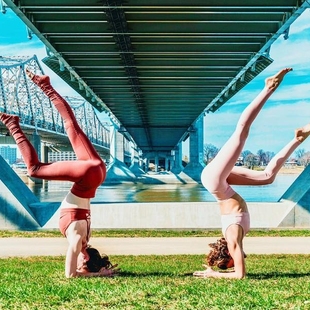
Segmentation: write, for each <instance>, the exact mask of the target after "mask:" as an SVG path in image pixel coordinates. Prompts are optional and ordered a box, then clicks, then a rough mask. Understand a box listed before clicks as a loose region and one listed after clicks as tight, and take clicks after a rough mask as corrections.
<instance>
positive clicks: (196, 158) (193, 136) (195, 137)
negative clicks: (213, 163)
mask: <svg viewBox="0 0 310 310" xmlns="http://www.w3.org/2000/svg"><path fill="white" fill-rule="evenodd" d="M189 135H190V136H189V139H190V141H189V163H188V164H187V166H186V167H185V168H184V170H183V173H184V174H186V175H187V176H189V177H190V178H192V179H193V180H194V181H196V182H199V183H200V182H201V172H202V169H203V168H204V164H203V116H200V117H199V118H198V120H197V121H196V123H195V124H194V125H193V126H192V128H191V130H190V132H189Z"/></svg>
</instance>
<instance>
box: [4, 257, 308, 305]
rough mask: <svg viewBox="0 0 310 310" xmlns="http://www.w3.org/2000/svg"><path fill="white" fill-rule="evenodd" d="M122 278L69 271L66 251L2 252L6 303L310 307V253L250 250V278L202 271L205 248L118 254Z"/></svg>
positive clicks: (116, 259)
mask: <svg viewBox="0 0 310 310" xmlns="http://www.w3.org/2000/svg"><path fill="white" fill-rule="evenodd" d="M111 259H112V262H118V263H119V264H120V267H121V268H122V273H121V274H120V275H119V276H118V277H115V278H88V279H85V278H84V279H83V278H76V279H69V280H68V279H66V278H65V277H64V257H32V258H8V259H0V274H1V277H0V309H1V310H2V309H9V310H14V309H16V310H17V309H18V310H23V309H30V310H41V309H42V310H43V309H44V310H45V309H61V310H64V309H70V310H75V309H96V310H97V309H117V310H127V309H128V310H129V309H141V310H148V309H150V310H153V309H154V310H160V309H165V310H168V309H169V310H183V309H184V310H191V309H193V310H206V309H234V310H235V309H245V310H248V309H259V310H261V309H266V310H267V309H268V310H269V309H283V310H284V309H285V310H287V309H310V255H249V256H248V258H247V260H246V263H247V270H248V275H247V278H245V279H243V280H227V279H226V280H225V279H197V278H194V277H192V276H191V274H192V272H193V271H194V270H197V269H201V264H202V262H203V259H204V257H203V256H197V255H195V256H190V255H173V256H113V257H111Z"/></svg>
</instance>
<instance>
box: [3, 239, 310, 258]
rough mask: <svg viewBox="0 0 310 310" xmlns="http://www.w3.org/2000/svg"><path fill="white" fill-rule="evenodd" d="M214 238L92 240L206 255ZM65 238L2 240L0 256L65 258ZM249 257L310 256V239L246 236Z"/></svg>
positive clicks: (140, 250) (125, 248) (116, 247)
mask: <svg viewBox="0 0 310 310" xmlns="http://www.w3.org/2000/svg"><path fill="white" fill-rule="evenodd" d="M215 240H216V238H214V237H212V238H211V237H210V238H209V237H208V238H206V237H188V238H91V245H92V246H93V247H96V248H97V249H98V250H99V251H100V252H101V253H106V254H108V255H152V254H157V255H172V254H189V255H194V254H198V255H200V254H205V253H206V252H208V251H209V247H208V243H211V242H214V241H215ZM66 249H67V240H66V239H65V238H0V257H2V258H5V257H10V256H11V257H12V256H19V257H26V256H38V255H42V256H57V255H65V254H66ZM244 251H245V252H246V253H247V254H310V237H280V238H278V237H247V238H245V239H244Z"/></svg>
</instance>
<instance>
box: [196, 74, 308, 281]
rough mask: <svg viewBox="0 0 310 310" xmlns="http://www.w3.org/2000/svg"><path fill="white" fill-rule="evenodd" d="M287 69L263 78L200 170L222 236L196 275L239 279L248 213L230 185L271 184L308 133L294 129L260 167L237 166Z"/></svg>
mask: <svg viewBox="0 0 310 310" xmlns="http://www.w3.org/2000/svg"><path fill="white" fill-rule="evenodd" d="M291 70H292V69H291V68H286V69H283V70H281V71H280V72H278V73H277V74H276V75H274V76H272V77H270V78H267V79H266V81H265V87H264V88H263V90H262V91H261V92H260V93H259V95H258V96H257V97H256V98H255V99H254V100H253V101H252V102H251V103H250V104H249V105H248V106H247V108H246V109H245V110H244V111H243V112H242V114H241V116H240V119H239V121H238V123H237V126H236V129H235V131H234V132H233V134H232V136H231V137H230V138H229V139H228V141H227V142H226V143H225V144H224V146H223V147H222V148H221V150H220V151H219V152H218V154H217V155H216V157H215V158H214V159H213V160H212V161H211V163H209V164H208V165H207V166H206V167H205V168H204V170H203V172H202V175H201V180H202V184H203V185H204V186H205V188H206V189H207V190H208V191H209V192H210V193H211V194H212V195H213V196H214V197H215V199H216V200H217V201H218V203H219V207H220V212H221V222H222V233H223V237H224V238H221V239H220V240H218V242H217V243H212V244H210V246H211V252H210V254H209V255H208V257H207V265H205V267H206V270H203V271H196V272H195V273H194V276H196V277H213V278H237V279H240V278H243V277H244V276H245V260H244V258H245V255H244V252H243V238H244V236H245V235H246V234H247V232H248V231H249V229H250V215H249V212H248V208H247V204H246V202H245V201H244V199H243V198H242V197H241V196H240V195H239V194H238V193H236V192H235V191H234V190H233V188H232V187H231V185H265V184H271V183H272V182H273V181H274V179H275V177H276V175H277V173H278V172H279V170H280V168H281V167H282V165H283V164H284V163H285V161H286V160H287V159H288V157H289V156H290V155H291V154H292V152H293V151H294V150H295V149H296V148H297V147H298V146H299V145H300V144H301V143H302V142H303V141H304V140H305V139H306V138H307V137H308V136H309V134H310V124H308V125H306V126H304V127H302V128H299V129H297V130H295V136H294V137H293V138H292V139H291V140H290V141H289V142H288V144H287V145H286V146H285V147H284V148H283V149H282V150H281V151H280V152H279V153H278V154H276V155H275V157H274V158H273V159H272V160H271V161H270V163H269V164H268V165H267V167H266V169H265V170H264V171H253V170H250V169H246V168H243V167H237V166H235V163H236V161H237V160H238V157H239V156H240V153H241V151H242V149H243V146H244V144H245V142H246V139H247V137H248V134H249V130H250V127H251V125H252V123H253V121H254V120H255V118H256V116H257V115H258V113H259V111H260V110H261V109H262V107H263V106H264V104H265V102H266V101H267V99H268V98H269V97H270V96H271V95H272V94H273V92H274V91H275V90H276V89H277V88H278V86H279V85H280V83H281V81H282V80H283V78H284V76H285V75H286V74H287V73H288V72H289V71H291ZM211 266H216V267H219V268H220V269H227V268H231V267H234V271H232V272H217V271H214V270H213V269H212V268H211Z"/></svg>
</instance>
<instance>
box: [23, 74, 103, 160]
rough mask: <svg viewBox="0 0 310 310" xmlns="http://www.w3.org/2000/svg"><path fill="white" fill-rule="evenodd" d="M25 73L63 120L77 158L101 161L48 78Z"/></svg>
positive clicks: (70, 110) (68, 106) (68, 107)
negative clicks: (51, 103)
mask: <svg viewBox="0 0 310 310" xmlns="http://www.w3.org/2000/svg"><path fill="white" fill-rule="evenodd" d="M26 72H27V75H28V76H29V78H30V79H31V80H32V81H33V82H34V83H35V84H36V85H38V86H39V87H40V88H41V89H42V91H43V92H44V93H45V94H46V95H47V96H48V97H49V99H50V100H51V101H52V102H53V104H54V106H55V107H56V109H57V110H58V112H59V113H60V115H61V117H62V118H63V120H64V125H65V129H66V132H67V134H68V138H69V140H70V142H71V145H72V148H73V150H74V152H75V154H76V156H77V158H78V159H80V160H88V159H98V160H101V158H100V156H99V155H98V153H97V152H96V150H95V148H94V147H93V145H92V144H91V142H90V141H89V139H88V138H87V136H86V135H85V133H84V132H83V131H82V129H81V128H80V126H79V124H78V123H77V121H76V118H75V116H74V114H73V111H72V109H71V107H70V105H69V104H68V103H67V101H66V100H65V99H64V98H62V97H61V96H60V94H59V93H58V92H57V91H56V90H55V89H54V88H53V87H52V85H51V84H50V78H49V77H48V76H46V75H42V76H39V75H34V74H33V73H32V72H30V71H29V70H27V71H26Z"/></svg>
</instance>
